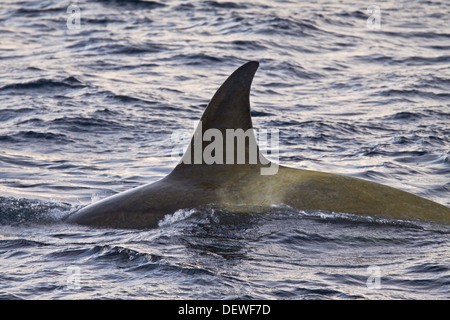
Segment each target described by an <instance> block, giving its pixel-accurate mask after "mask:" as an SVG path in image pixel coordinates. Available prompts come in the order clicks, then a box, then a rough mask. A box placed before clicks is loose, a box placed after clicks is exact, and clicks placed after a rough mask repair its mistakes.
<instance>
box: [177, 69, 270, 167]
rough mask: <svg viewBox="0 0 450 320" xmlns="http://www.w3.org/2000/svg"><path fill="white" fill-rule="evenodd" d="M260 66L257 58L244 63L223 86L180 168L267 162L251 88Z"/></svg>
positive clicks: (200, 125)
mask: <svg viewBox="0 0 450 320" xmlns="http://www.w3.org/2000/svg"><path fill="white" fill-rule="evenodd" d="M258 66H259V63H258V62H256V61H251V62H248V63H246V64H244V65H243V66H241V67H240V68H238V69H237V70H236V71H235V72H233V73H232V74H231V75H230V76H229V77H228V79H227V80H226V81H225V82H224V83H223V84H222V86H220V88H219V89H218V90H217V92H216V93H215V94H214V96H213V97H212V99H211V101H210V102H209V104H208V106H207V107H206V109H205V111H204V112H203V116H202V117H201V119H200V122H199V124H198V126H197V129H196V130H195V132H194V135H193V137H192V139H191V142H190V145H189V147H188V148H187V150H186V152H185V153H184V155H183V158H182V160H181V162H180V163H179V164H178V166H177V168H178V167H180V166H181V167H183V166H185V165H192V164H194V165H198V164H208V165H210V164H260V163H264V164H267V162H268V161H267V160H265V158H264V157H263V156H262V155H261V154H260V152H259V148H258V146H257V143H256V139H255V135H254V132H253V127H252V119H251V115H250V87H251V84H252V80H253V77H254V75H255V73H256V70H257V69H258ZM233 134H234V135H235V136H234V137H233ZM239 135H240V136H239ZM242 135H243V136H242ZM220 136H221V137H220ZM242 139H244V140H245V144H244V145H243V144H242ZM261 160H262V161H263V162H262V161H261ZM264 160H265V162H264Z"/></svg>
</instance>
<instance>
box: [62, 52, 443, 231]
mask: <svg viewBox="0 0 450 320" xmlns="http://www.w3.org/2000/svg"><path fill="white" fill-rule="evenodd" d="M258 66H259V63H258V62H256V61H250V62H247V63H246V64H244V65H243V66H241V67H240V68H238V69H237V70H236V71H235V72H233V73H232V74H231V75H230V76H229V77H228V79H227V80H226V81H225V82H224V83H223V84H222V85H221V86H220V88H219V89H218V90H217V92H216V93H215V94H214V96H213V97H212V99H211V101H210V102H209V104H208V105H207V107H206V109H205V111H204V113H203V115H202V117H201V119H200V122H199V126H198V127H197V129H196V130H195V132H194V135H193V137H192V139H191V142H190V145H189V147H188V148H187V150H186V151H185V153H184V155H183V158H182V160H181V161H180V163H179V164H178V165H177V166H176V167H175V168H174V169H173V170H172V171H171V172H170V173H169V174H168V175H167V176H166V177H164V178H163V179H161V180H159V181H156V182H154V183H151V184H147V185H143V186H140V187H137V188H134V189H131V190H128V191H125V192H122V193H119V194H116V195H113V196H111V197H108V198H106V199H103V200H100V201H99V202H96V203H93V204H91V205H88V206H86V207H84V208H82V209H80V210H78V211H76V212H74V213H72V214H70V215H69V216H68V217H67V218H66V221H68V222H70V223H77V224H81V225H88V226H97V227H111V228H138V229H141V228H153V227H157V226H158V222H159V221H160V220H161V219H163V218H164V216H165V215H167V214H172V213H174V212H175V211H177V210H178V209H189V208H200V207H204V206H211V205H212V206H217V207H221V208H224V209H227V210H233V211H246V212H249V211H250V212H251V211H252V210H260V209H261V208H269V207H270V206H272V205H277V204H278V205H287V206H290V207H292V208H295V209H299V210H323V211H329V212H342V213H351V214H357V215H368V216H373V217H382V218H392V219H406V220H423V221H433V222H437V223H443V224H449V223H450V208H448V207H446V206H444V205H441V204H438V203H435V202H433V201H430V200H428V199H425V198H422V197H419V196H417V195H414V194H411V193H408V192H405V191H401V190H398V189H395V188H392V187H389V186H385V185H382V184H378V183H375V182H371V181H367V180H364V179H359V178H354V177H349V176H344V175H340V174H335V173H327V172H318V171H310V170H302V169H295V168H290V167H286V166H282V165H278V164H274V163H273V162H271V161H269V160H267V159H266V158H265V157H264V156H263V155H262V154H261V152H260V151H259V148H258V146H257V144H256V139H255V137H254V134H253V132H252V130H253V126H252V121H251V114H250V98H249V97H250V87H251V84H252V81H253V78H254V75H255V73H256V70H257V69H258ZM230 130H234V131H236V130H241V132H244V133H245V134H246V139H247V142H246V143H245V144H244V146H243V147H242V145H240V146H238V145H237V140H233V141H232V143H233V144H236V145H234V148H229V146H227V145H225V140H226V139H223V140H221V141H219V140H217V139H212V138H211V137H210V140H209V141H211V142H210V143H205V141H204V140H203V139H201V138H198V137H202V136H204V135H205V134H207V133H208V132H214V133H215V134H216V137H218V136H220V135H221V134H223V135H226V134H227V133H228V132H229V131H230ZM213 143H215V147H217V148H216V150H215V152H216V154H214V159H213V160H219V161H210V160H211V159H209V160H207V159H205V158H204V157H202V155H204V154H205V152H206V151H207V148H209V147H211V145H212V144H213ZM252 146H256V148H252ZM239 147H240V149H239ZM219 149H220V150H221V152H222V153H223V154H222V157H217V150H219ZM239 151H240V152H241V155H242V157H241V158H239V155H238V153H239ZM199 155H200V156H199ZM255 155H256V157H255ZM225 159H227V160H225ZM271 168H272V169H273V168H275V170H273V171H270V169H271ZM264 170H269V172H272V174H264V173H263V172H264Z"/></svg>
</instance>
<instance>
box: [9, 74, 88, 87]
mask: <svg viewBox="0 0 450 320" xmlns="http://www.w3.org/2000/svg"><path fill="white" fill-rule="evenodd" d="M84 87H86V85H85V84H84V83H83V82H81V81H80V80H78V79H77V78H76V77H74V76H70V77H67V78H65V79H63V80H55V79H47V78H40V79H37V80H32V81H27V82H19V83H11V84H7V85H4V86H3V87H0V91H6V90H36V89H38V90H42V89H61V88H84Z"/></svg>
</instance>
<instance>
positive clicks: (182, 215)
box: [158, 209, 195, 227]
mask: <svg viewBox="0 0 450 320" xmlns="http://www.w3.org/2000/svg"><path fill="white" fill-rule="evenodd" d="M194 212H195V209H190V210H188V209H180V210H177V211H175V212H174V213H173V214H166V215H165V216H164V219H162V220H161V221H159V222H158V226H159V227H166V226H170V225H171V224H174V223H176V222H178V221H181V220H184V219H187V218H189V217H190V216H191V215H192V214H193V213H194Z"/></svg>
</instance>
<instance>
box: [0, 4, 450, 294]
mask: <svg viewBox="0 0 450 320" xmlns="http://www.w3.org/2000/svg"><path fill="white" fill-rule="evenodd" d="M71 4H75V5H76V8H78V9H79V11H78V12H79V13H80V20H79V21H80V25H79V26H80V28H77V27H78V25H77V24H76V20H74V19H72V18H73V17H74V16H73V15H72V14H73V12H74V11H71V10H69V11H68V8H69V5H71ZM369 5H370V4H368V3H367V2H366V1H352V2H347V1H346V2H345V3H342V2H341V1H334V0H330V1H312V2H311V1H309V2H305V3H300V2H298V1H190V2H187V1H181V0H179V1H159V2H157V1H143V0H141V1H140V0H134V1H125V0H116V1H87V0H86V1H84V0H80V1H73V2H69V1H56V0H55V1H51V0H48V1H19V0H11V1H6V3H5V2H2V3H1V4H0V70H1V72H0V124H1V126H0V298H6V299H13V298H22V299H78V298H83V299H84V298H89V299H92V298H94V299H105V298H123V299H186V298H190V299H235V298H240V299H261V298H262V299H449V298H450V246H449V245H450V229H449V228H448V226H440V225H434V224H431V223H418V222H412V221H396V220H381V219H374V218H371V217H368V218H360V217H355V216H352V215H348V214H345V213H324V212H303V211H296V210H292V209H289V208H284V207H274V208H273V210H272V211H271V212H268V213H265V214H251V213H250V214H245V215H243V214H237V213H233V212H226V211H219V210H212V209H211V210H197V209H192V210H181V211H178V212H176V213H175V214H174V215H173V216H169V217H167V218H166V219H165V220H164V221H162V222H161V223H160V227H159V228H157V229H153V230H144V231H142V230H141V231H136V230H112V229H96V228H89V227H81V226H76V225H70V224H66V223H64V222H63V221H62V218H63V217H65V216H67V215H68V214H69V213H70V212H72V211H74V210H75V209H77V208H79V207H81V206H84V205H86V204H89V203H91V202H92V201H95V200H98V199H101V198H104V197H106V196H109V195H112V194H114V193H117V192H120V191H124V190H127V189H129V188H132V187H136V186H139V185H142V184H145V183H149V182H152V181H156V180H158V179H160V178H161V177H163V176H165V175H166V174H167V173H168V172H170V170H171V169H172V168H173V166H174V161H173V159H172V158H171V155H172V152H173V148H174V141H173V139H171V135H172V133H173V132H174V131H176V130H185V131H191V132H192V131H193V126H194V123H195V121H197V120H198V119H199V118H200V116H201V114H202V112H203V110H204V107H205V106H206V104H207V103H208V101H209V99H210V98H211V97H212V95H213V93H214V92H215V90H216V89H217V88H218V87H219V86H220V85H221V84H222V82H223V81H224V80H225V79H226V77H227V76H228V75H229V74H230V73H231V72H232V71H234V70H235V69H236V68H237V67H239V66H240V65H241V64H243V63H245V62H247V61H249V60H258V61H260V63H261V64H260V68H259V70H258V72H257V74H256V77H255V79H254V82H253V89H252V95H251V103H252V114H253V124H254V126H255V127H256V128H261V129H271V128H276V129H278V130H280V150H279V152H280V159H279V162H280V163H282V164H285V165H289V166H293V167H298V168H304V169H312V170H320V171H329V172H336V173H342V174H347V175H352V176H356V177H360V178H365V179H369V180H372V181H376V182H379V183H383V184H386V185H389V186H393V187H396V188H399V189H402V190H406V191H409V192H412V193H415V194H418V195H420V196H423V197H425V198H428V199H431V200H433V201H436V202H439V203H442V204H444V205H447V206H450V196H449V195H450V193H449V190H450V46H449V45H448V44H449V40H450V29H449V26H448V16H449V13H450V4H449V3H448V1H434V2H428V1H419V0H414V1H384V2H379V3H377V4H375V3H374V5H378V6H379V7H380V17H381V20H380V21H381V23H380V26H379V27H380V28H379V29H377V28H375V29H374V28H373V25H371V24H369V26H368V25H367V21H368V19H369V18H370V16H371V14H370V13H368V12H367V8H368V6H369ZM75 12H76V11H75ZM68 20H69V24H68Z"/></svg>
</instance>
